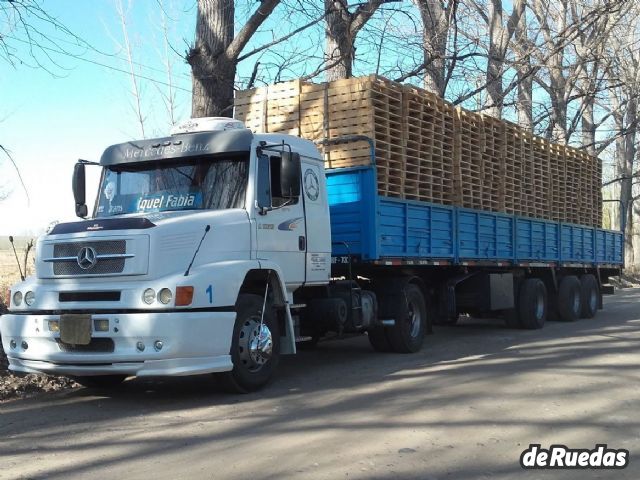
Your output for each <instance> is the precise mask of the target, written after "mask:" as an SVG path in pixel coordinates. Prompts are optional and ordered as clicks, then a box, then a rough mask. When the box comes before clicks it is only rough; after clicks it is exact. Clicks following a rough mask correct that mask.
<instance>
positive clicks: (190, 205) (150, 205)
mask: <svg viewBox="0 0 640 480" xmlns="http://www.w3.org/2000/svg"><path fill="white" fill-rule="evenodd" d="M248 165H249V161H248V158H246V156H245V155H243V156H241V157H234V158H211V157H208V158H207V157H197V158H191V159H188V160H182V161H176V162H167V161H164V162H153V163H151V162H148V163H143V164H133V165H131V164H129V165H114V166H112V167H106V168H105V169H104V171H103V175H102V180H101V183H100V194H99V198H98V205H97V207H96V217H108V216H112V215H122V214H127V213H151V212H165V211H172V210H173V211H175V210H203V209H211V210H221V209H228V208H243V207H244V202H245V194H246V188H247V179H248V170H249V168H248Z"/></svg>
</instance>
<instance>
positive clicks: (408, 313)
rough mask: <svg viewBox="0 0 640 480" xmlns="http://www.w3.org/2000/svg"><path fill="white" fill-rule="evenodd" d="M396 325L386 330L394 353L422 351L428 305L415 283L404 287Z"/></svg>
mask: <svg viewBox="0 0 640 480" xmlns="http://www.w3.org/2000/svg"><path fill="white" fill-rule="evenodd" d="M394 320H395V324H394V325H393V326H392V327H389V328H388V329H387V330H386V334H387V339H388V340H389V345H390V346H391V348H392V349H393V351H394V352H398V353H413V352H417V351H418V350H420V348H421V347H422V343H423V342H424V335H425V332H426V328H427V304H426V301H425V299H424V295H423V294H422V290H421V289H420V287H418V286H417V285H415V284H413V283H409V284H407V285H405V286H404V288H403V289H402V292H401V293H400V301H399V302H398V305H397V306H396V307H395V315H394Z"/></svg>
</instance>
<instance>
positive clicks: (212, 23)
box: [187, 0, 280, 117]
mask: <svg viewBox="0 0 640 480" xmlns="http://www.w3.org/2000/svg"><path fill="white" fill-rule="evenodd" d="M279 3H280V0H263V1H262V2H260V4H259V5H258V7H257V8H256V9H255V11H254V12H253V13H252V15H251V16H250V17H249V19H248V20H247V21H246V23H245V24H244V25H243V26H242V28H241V29H240V31H239V32H237V34H236V33H235V31H234V20H235V19H234V14H235V2H234V0H198V14H197V22H196V40H195V44H194V45H193V47H192V48H191V49H190V50H189V52H188V53H187V62H188V63H189V65H191V72H192V78H193V99H192V115H193V116H194V117H206V116H218V115H225V114H226V115H229V113H230V109H231V107H232V106H233V87H234V80H235V76H236V69H237V64H238V58H239V56H240V54H241V53H242V50H243V49H244V48H245V46H246V45H247V43H248V42H249V40H250V39H251V37H252V36H253V35H254V34H255V33H256V31H257V30H258V28H259V27H260V25H262V23H263V22H264V21H265V20H266V19H267V17H268V16H269V15H271V13H272V12H273V10H274V9H275V7H276V6H277V5H278V4H279Z"/></svg>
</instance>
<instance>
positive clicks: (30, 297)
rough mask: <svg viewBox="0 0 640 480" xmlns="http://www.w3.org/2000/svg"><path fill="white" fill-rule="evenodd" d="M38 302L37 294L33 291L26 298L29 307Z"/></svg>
mask: <svg viewBox="0 0 640 480" xmlns="http://www.w3.org/2000/svg"><path fill="white" fill-rule="evenodd" d="M35 301H36V294H35V293H33V292H32V291H28V292H27V293H26V294H25V296H24V303H26V304H27V305H28V306H29V307H30V306H31V305H33V303H34V302H35Z"/></svg>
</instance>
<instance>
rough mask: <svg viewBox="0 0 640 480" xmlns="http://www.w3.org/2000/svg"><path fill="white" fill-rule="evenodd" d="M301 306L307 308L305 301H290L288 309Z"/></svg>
mask: <svg viewBox="0 0 640 480" xmlns="http://www.w3.org/2000/svg"><path fill="white" fill-rule="evenodd" d="M301 308H307V304H306V303H291V304H289V310H299V309H301Z"/></svg>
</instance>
